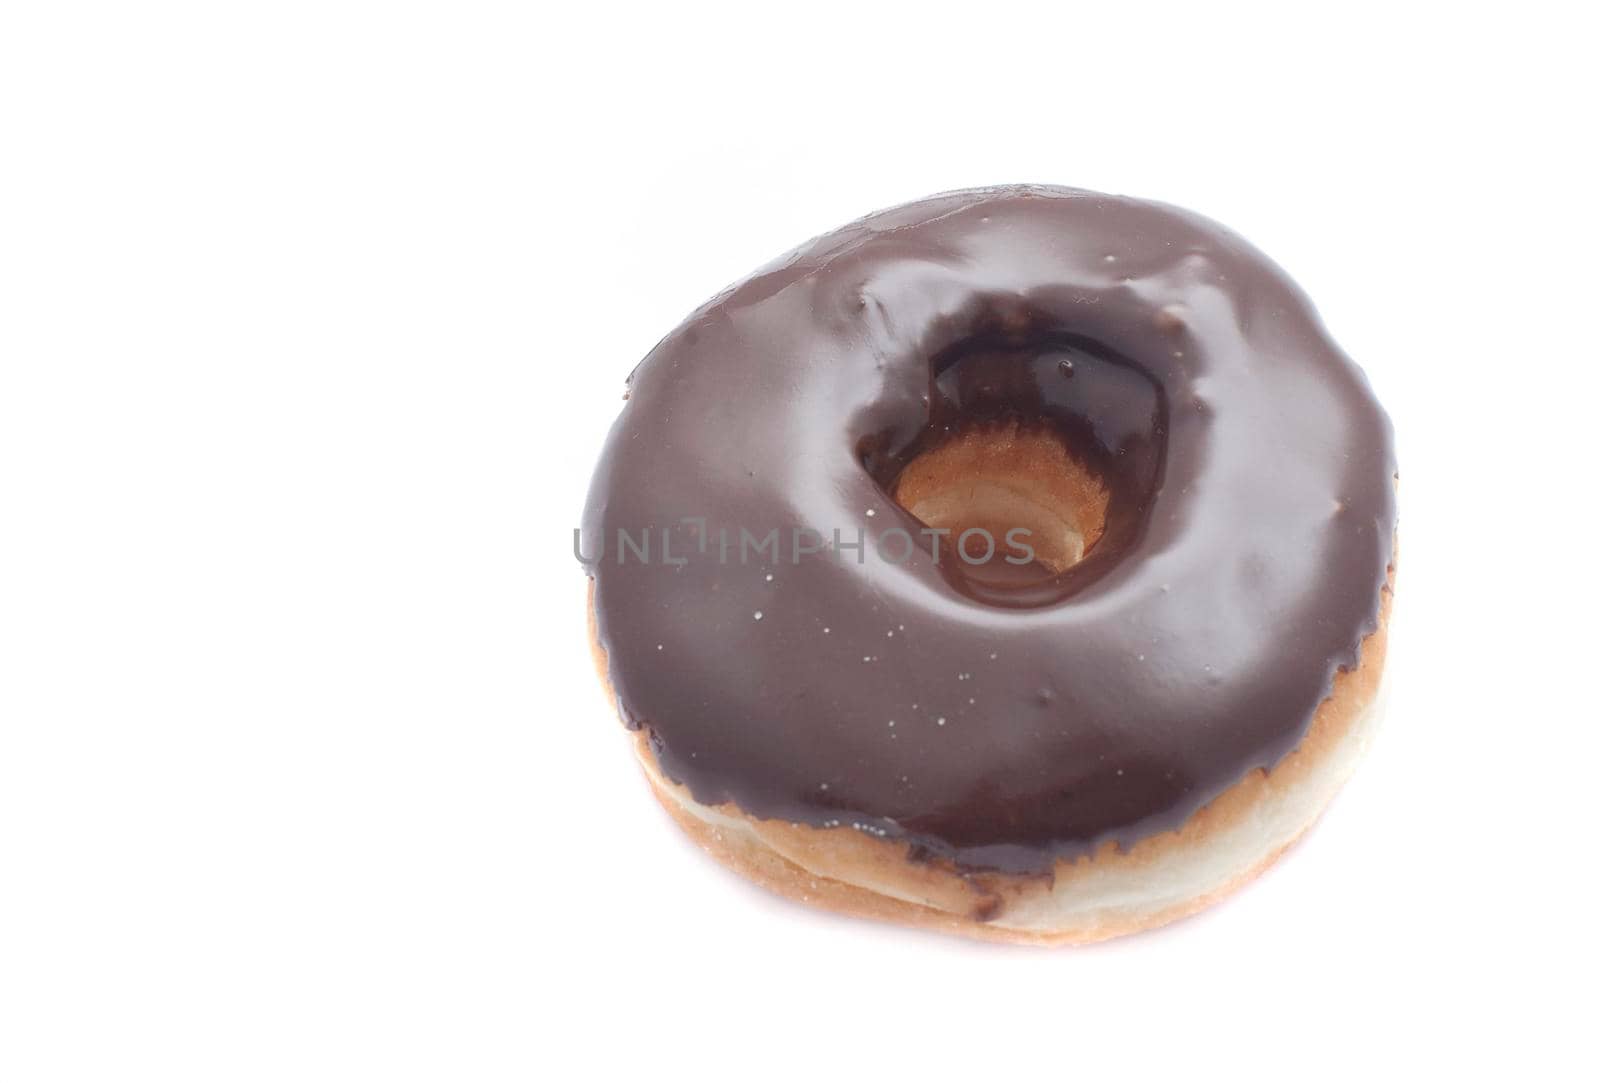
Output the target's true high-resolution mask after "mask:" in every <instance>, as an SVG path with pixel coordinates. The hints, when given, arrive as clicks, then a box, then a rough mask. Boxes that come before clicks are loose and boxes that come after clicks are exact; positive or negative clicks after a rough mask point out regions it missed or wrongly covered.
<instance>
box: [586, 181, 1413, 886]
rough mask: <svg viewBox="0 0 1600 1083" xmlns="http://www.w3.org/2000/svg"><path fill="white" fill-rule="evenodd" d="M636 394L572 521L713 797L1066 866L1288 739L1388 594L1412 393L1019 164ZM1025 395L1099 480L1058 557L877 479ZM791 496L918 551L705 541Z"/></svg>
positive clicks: (1132, 216)
mask: <svg viewBox="0 0 1600 1083" xmlns="http://www.w3.org/2000/svg"><path fill="white" fill-rule="evenodd" d="M629 388H630V397H629V401H628V402H627V404H626V405H625V407H624V409H623V411H622V414H621V416H620V417H619V418H618V419H617V422H616V424H615V426H614V427H613V429H612V431H611V435H610V439H609V442H608V444H607V446H606V450H605V452H604V455H603V457H602V459H601V462H600V465H599V467H598V469H597V471H596V473H595V477H594V481H593V486H592V489H591V491H590V496H589V503H588V507H587V509H586V510H585V514H584V521H583V530H584V538H585V543H584V550H585V554H586V555H587V556H589V557H591V558H592V557H593V555H594V552H595V547H596V546H597V545H599V544H600V539H601V538H605V539H606V541H605V544H606V545H607V549H606V551H605V553H604V555H603V556H602V557H601V558H600V559H598V560H595V561H593V562H592V563H591V564H590V565H589V566H588V571H589V573H590V574H591V575H593V576H594V587H595V592H594V605H595V611H596V616H597V622H598V630H599V636H600V642H601V645H602V646H603V647H604V649H605V651H606V657H607V659H608V663H609V668H610V678H611V682H612V685H613V686H614V688H615V691H616V695H617V702H618V704H619V705H620V707H621V710H622V714H623V718H624V720H625V721H626V723H627V724H628V725H629V726H633V727H639V726H644V727H647V728H648V731H649V733H650V736H651V740H652V746H653V747H654V749H655V751H656V754H657V756H658V757H659V759H660V762H661V766H662V769H663V770H664V771H665V773H666V774H667V775H668V776H669V777H670V778H672V779H674V780H677V781H679V782H681V783H683V784H685V785H687V786H688V788H689V790H690V792H691V793H692V794H693V795H694V797H695V799H696V800H698V801H700V802H702V803H706V804H718V803H721V802H724V801H733V802H734V803H736V804H737V805H738V806H739V808H741V809H743V810H744V811H746V812H748V813H750V814H753V815H755V816H758V817H763V818H774V817H775V818H782V819H785V820H789V821H793V822H798V823H806V824H811V825H817V826H830V827H831V826H835V825H838V826H839V828H840V829H841V830H848V829H852V828H853V829H858V830H865V831H869V832H871V833H872V834H874V835H877V836H880V837H888V838H903V839H906V840H907V841H909V842H910V843H911V844H912V853H914V854H916V855H921V856H927V857H933V858H944V859H948V860H950V861H952V862H954V863H955V864H956V865H957V866H958V867H960V868H963V869H967V870H978V869H999V870H1003V871H1007V872H1043V871H1046V870H1048V869H1049V867H1050V866H1051V864H1052V862H1053V861H1054V860H1055V859H1057V858H1070V857H1073V856H1077V855H1079V854H1082V853H1084V852H1085V851H1087V850H1089V849H1092V848H1094V847H1095V846H1097V845H1099V844H1100V843H1102V842H1103V841H1104V840H1107V839H1110V840H1114V841H1115V842H1117V843H1118V844H1120V845H1123V846H1127V845H1130V844H1132V843H1133V842H1135V841H1137V840H1139V839H1141V838H1143V837H1145V836H1148V835H1151V834H1154V833H1157V832H1160V831H1163V830H1167V829H1171V828H1175V827H1178V826H1179V825H1181V824H1182V823H1183V821H1184V820H1185V819H1187V818H1188V817H1189V816H1190V815H1191V814H1192V813H1193V812H1195V811H1196V810H1197V809H1199V808H1200V807H1201V806H1203V805H1204V804H1205V803H1206V802H1207V801H1209V800H1210V799H1211V798H1213V797H1215V796H1216V795H1217V794H1219V793H1220V792H1222V791H1223V790H1225V789H1226V788H1228V787H1229V786H1230V785H1232V784H1233V783H1235V782H1237V781H1238V780H1239V779H1240V778H1241V777H1242V776H1243V775H1244V774H1245V773H1246V772H1248V771H1249V770H1251V769H1253V768H1257V767H1270V766H1271V765H1272V764H1274V763H1276V762H1277V761H1278V759H1279V758H1281V757H1282V756H1283V755H1285V754H1286V753H1287V752H1289V751H1290V750H1292V749H1293V748H1294V747H1295V745H1296V744H1298V743H1299V741H1300V739H1301V737H1302V736H1303V735H1304V734H1305V732H1306V730H1307V728H1308V726H1309V725H1310V722H1311V718H1312V713H1313V711H1314V710H1315V708H1316V706H1317V705H1318V703H1319V702H1321V701H1322V700H1323V699H1324V698H1325V697H1326V696H1327V695H1328V693H1329V691H1330V689H1331V686H1332V681H1333V677H1334V674H1335V673H1336V672H1337V671H1338V670H1339V669H1340V668H1341V667H1350V666H1353V665H1355V664H1356V662H1357V656H1358V652H1359V648H1360V643H1361V640H1362V638H1363V637H1364V636H1365V635H1366V634H1367V633H1368V632H1371V631H1372V630H1373V629H1374V628H1375V627H1376V624H1377V619H1378V609H1379V601H1380V592H1381V589H1382V586H1383V583H1384V581H1385V576H1386V571H1387V568H1388V565H1389V563H1390V559H1391V545H1392V539H1393V532H1394V522H1395V507H1394V490H1393V479H1394V477H1395V463H1394V455H1393V449H1392V441H1391V436H1390V429H1389V424H1388V421H1387V419H1386V418H1385V416H1384V414H1383V412H1382V410H1381V409H1380V408H1379V406H1378V404H1377V403H1376V401H1375V400H1374V399H1373V397H1372V394H1371V392H1370V390H1369V389H1368V386H1367V383H1366V380H1365V378H1364V377H1363V375H1362V374H1361V372H1360V370H1358V369H1357V368H1356V367H1355V366H1354V365H1353V364H1352V363H1351V362H1350V361H1349V359H1348V358H1346V357H1345V355H1344V354H1343V353H1341V352H1340V351H1339V349H1338V348H1337V347H1336V346H1334V344H1333V343H1332V342H1331V341H1330V340H1329V339H1328V337H1327V335H1326V333H1325V332H1324V330H1323V328H1322V326H1321V324H1320V322H1319V321H1318V319H1317V317H1316V315H1315V314H1314V312H1313V311H1312V309H1311V306H1310V304H1309V303H1308V301H1307V300H1306V298H1305V297H1304V296H1303V295H1302V294H1301V293H1300V292H1299V290H1298V289H1297V288H1296V287H1295V286H1294V285H1293V283H1291V282H1290V281H1289V280H1288V278H1287V277H1286V276H1285V275H1284V274H1283V273H1282V272H1281V271H1280V270H1279V269H1278V268H1277V267H1275V266H1274V265H1273V264H1272V263H1271V262H1269V261H1268V260H1267V259H1266V258H1265V257H1264V256H1262V255H1261V254H1260V253H1259V252H1257V251H1256V250H1255V249H1253V248H1251V247H1250V246H1249V245H1248V244H1246V243H1245V242H1244V241H1243V240H1241V239H1240V238H1239V237H1237V236H1235V235H1233V234H1232V233H1229V232H1227V231H1226V230H1224V229H1222V228H1220V227H1219V226H1217V225H1215V224H1214V223H1211V222H1209V221H1206V220H1205V219H1202V218H1200V217H1197V216H1195V215H1192V214H1189V213H1187V212H1184V211H1181V210H1178V209H1175V208H1171V207H1166V206H1161V205H1157V204H1152V203H1146V202H1140V201H1136V200H1131V199H1125V198H1118V197H1111V196H1104V195H1099V194H1096V193H1091V192H1082V191H1075V190H1069V189H1061V188H1044V187H1006V188H992V189H982V190H974V191H965V192H956V193H951V194H947V195H941V196H936V197H933V198H931V199H927V200H923V201H920V202H917V203H912V204H908V205H906V206H903V207H898V208H894V209H892V210H888V211H883V212H880V213H878V214H874V215H871V216H869V217H867V218H864V219H862V220H860V221H858V222H855V223H852V224H851V225H848V226H845V227H844V228H842V229H839V230H837V231H835V232H833V233H830V234H828V235H826V236H823V237H819V238H817V239H815V240H813V241H811V242H809V243H807V244H805V245H802V246H801V247H800V248H798V249H796V250H794V251H793V252H791V253H790V254H788V255H787V256H784V257H783V258H781V259H779V260H778V261H776V262H775V263H773V264H770V265H769V266H767V267H766V268H764V269H762V270H760V271H757V272H756V273H755V274H753V275H751V276H750V277H748V278H746V279H744V280H743V281H742V282H740V283H738V284H737V285H735V286H734V287H732V288H730V289H728V290H726V291H725V292H723V293H722V294H721V295H719V296H718V297H716V298H715V299H713V300H712V301H711V302H709V303H708V304H706V305H705V306H704V307H702V308H701V309H699V310H698V311H696V312H695V313H694V314H692V315H691V316H690V317H689V318H688V319H687V320H686V321H685V322H684V323H683V324H682V326H680V327H679V328H678V329H677V330H675V331H673V332H672V334H670V335H668V336H667V337H666V338H665V339H663V340H662V342H661V343H660V344H659V345H658V346H657V347H656V348H655V349H654V350H653V351H651V353H650V355H649V356H648V357H647V358H646V359H645V360H644V362H643V363H642V364H641V365H640V366H639V367H638V369H637V370H635V372H634V373H633V375H632V376H631V377H630V378H629ZM999 418H1016V419H1021V420H1022V421H1024V422H1028V423H1038V424H1046V425H1050V426H1053V427H1054V428H1056V429H1057V431H1059V432H1060V433H1061V435H1062V436H1063V438H1064V439H1065V440H1066V441H1067V443H1068V446H1069V447H1070V448H1071V449H1072V450H1073V452H1074V454H1076V455H1079V456H1081V457H1082V458H1083V460H1084V461H1085V462H1088V463H1089V464H1091V465H1092V466H1093V467H1094V468H1095V469H1096V470H1097V471H1099V472H1100V473H1101V474H1102V475H1103V476H1104V477H1105V479H1106V482H1107V484H1108V486H1109V488H1110V491H1111V494H1112V495H1111V509H1110V512H1109V513H1108V524H1107V530H1106V534H1105V536H1104V537H1103V538H1102V540H1101V542H1100V544H1098V545H1097V546H1095V548H1094V549H1093V550H1092V551H1091V553H1090V554H1089V555H1088V557H1087V558H1086V559H1085V560H1083V561H1082V562H1081V563H1079V564H1078V565H1076V566H1074V567H1072V568H1070V569H1068V570H1067V571H1065V572H1063V573H1061V574H1059V575H1055V576H1050V575H1048V574H1042V573H1040V572H1038V570H1037V569H1034V570H1033V572H1034V574H1031V575H1024V576H1020V577H1019V578H1018V579H1017V581H1016V582H1006V581H993V580H990V579H986V578H983V577H977V576H973V575H968V574H966V572H965V571H964V570H963V569H961V568H960V566H959V564H958V563H955V562H952V561H950V560H949V559H948V554H945V557H946V558H945V559H943V560H941V561H939V562H935V561H934V559H933V557H932V555H931V553H930V552H929V550H928V544H927V541H928V540H927V538H926V536H921V535H919V531H920V529H921V527H922V524H920V523H919V522H917V520H915V519H914V518H913V517H912V516H911V515H910V514H909V513H907V512H906V511H904V510H903V509H902V508H900V507H899V506H898V505H897V504H895V502H894V501H893V500H892V499H891V498H890V496H889V492H890V490H891V486H892V484H893V480H894V476H895V474H896V473H897V472H898V470H899V469H900V468H901V467H902V466H903V465H904V464H905V462H907V461H908V460H909V459H910V458H911V457H912V456H913V455H915V454H916V453H917V452H918V451H919V450H921V449H922V448H923V447H926V446H928V445H929V444H930V443H932V442H936V441H937V440H939V439H942V438H944V435H945V434H946V433H947V432H949V431H952V430H954V429H956V428H958V427H960V426H963V425H968V424H977V423H981V422H983V421H986V420H991V419H999ZM694 517H703V518H704V520H705V526H704V528H703V529H704V534H702V527H701V525H700V524H699V523H693V522H685V521H684V520H685V519H688V518H694ZM796 526H803V527H810V528H813V529H816V530H819V531H822V532H823V533H825V534H826V533H828V532H831V531H832V530H833V529H835V528H837V529H839V530H841V532H842V535H843V537H844V538H845V539H846V540H847V541H853V540H854V538H855V536H856V531H857V530H862V531H865V532H866V533H867V534H868V535H869V537H873V536H877V535H879V534H880V533H881V532H882V531H884V530H887V529H888V528H890V527H895V526H898V527H901V528H903V529H905V530H907V531H908V532H909V533H910V534H912V536H913V537H917V538H919V542H920V543H921V547H920V548H919V549H917V550H916V551H915V552H914V553H913V555H912V556H911V558H910V559H909V560H906V561H904V562H903V563H899V564H896V563H893V562H891V561H890V560H887V559H884V557H883V556H882V555H881V554H880V553H879V552H877V551H876V550H875V549H874V547H873V545H872V544H870V543H869V544H868V545H867V547H866V549H865V551H864V553H863V554H861V558H860V559H862V560H863V562H862V563H857V556H856V554H855V553H854V552H853V551H847V552H846V553H844V554H842V556H843V559H834V557H832V556H828V555H807V556H803V557H801V558H800V559H799V562H798V563H795V562H793V555H792V553H790V552H788V551H787V550H786V551H785V552H784V553H782V555H781V559H780V560H773V559H770V558H769V557H767V556H766V555H764V554H760V555H753V556H752V559H751V561H750V563H748V564H744V565H741V564H740V563H739V560H738V557H737V548H736V547H735V549H734V551H733V552H732V553H731V554H730V556H729V558H728V560H727V562H725V563H724V562H723V561H721V560H719V559H717V546H716V544H715V540H714V539H716V538H717V537H718V534H719V531H720V530H722V529H726V530H728V531H731V535H732V537H733V538H735V539H737V538H738V533H739V530H740V528H741V527H743V528H745V529H747V530H749V531H750V532H751V533H752V534H755V535H758V536H759V535H761V534H764V533H765V532H766V531H767V530H769V529H771V528H774V527H776V528H779V529H780V530H781V531H784V532H785V535H786V536H787V532H788V531H789V530H790V529H791V528H793V527H796ZM619 527H620V528H623V529H626V530H629V531H632V532H635V533H637V532H639V531H640V530H641V529H643V528H646V527H649V528H653V529H654V530H656V531H657V532H660V531H663V530H665V531H667V532H668V533H669V534H670V535H671V552H672V553H673V554H674V555H675V557H677V558H679V559H681V556H680V555H683V554H687V561H686V563H682V564H666V563H664V562H662V561H661V560H660V559H659V557H660V552H659V542H660V538H659V536H658V537H657V539H656V545H657V548H656V552H655V553H654V554H653V555H654V556H656V557H657V559H655V560H654V561H652V562H650V563H644V562H642V561H640V560H638V559H637V558H636V556H635V554H632V553H629V554H628V556H629V557H634V559H629V560H627V561H626V562H624V563H619V562H618V559H617V556H618V554H617V552H616V531H617V529H618V528H619ZM702 538H709V539H712V542H711V544H710V545H708V546H707V550H706V552H705V553H700V551H699V543H700V541H701V540H702ZM895 555H896V556H899V550H898V549H897V550H896V551H895ZM758 612H759V614H760V616H759V618H757V616H756V614H757V613H758ZM941 719H942V720H943V721H942V724H941V721H940V720H941Z"/></svg>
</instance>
